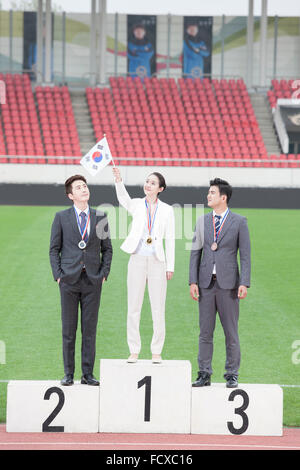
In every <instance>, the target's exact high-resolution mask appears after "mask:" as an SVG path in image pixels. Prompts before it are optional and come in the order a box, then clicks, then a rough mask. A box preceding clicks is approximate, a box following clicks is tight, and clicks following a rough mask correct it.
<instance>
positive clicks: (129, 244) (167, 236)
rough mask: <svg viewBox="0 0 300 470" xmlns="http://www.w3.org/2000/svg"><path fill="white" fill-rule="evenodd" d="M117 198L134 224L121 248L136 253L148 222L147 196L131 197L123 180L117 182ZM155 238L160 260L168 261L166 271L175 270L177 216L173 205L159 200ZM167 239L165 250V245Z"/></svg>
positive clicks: (152, 233) (154, 228)
mask: <svg viewBox="0 0 300 470" xmlns="http://www.w3.org/2000/svg"><path fill="white" fill-rule="evenodd" d="M115 185H116V192H117V198H118V201H119V203H120V204H121V206H123V207H124V208H125V209H126V210H127V211H128V212H129V213H130V214H131V215H132V225H131V229H130V232H129V234H128V236H127V238H126V240H125V241H124V242H123V243H122V245H121V249H122V250H123V251H125V252H126V253H130V254H131V253H134V252H135V251H136V249H137V247H138V244H139V242H140V240H141V239H142V238H143V233H144V228H145V224H146V223H147V213H146V207H145V198H134V199H131V197H130V196H129V194H128V192H127V191H126V188H125V186H124V183H123V181H120V182H118V183H115ZM151 235H152V237H153V238H154V240H155V244H154V247H155V254H156V256H157V258H158V259H159V260H160V261H165V262H166V271H171V272H174V265H175V217H174V210H173V207H172V206H170V205H169V204H166V203H165V202H162V201H160V200H158V206H157V212H156V216H155V223H154V227H153V229H152V232H151ZM163 240H165V250H166V253H165V251H164V247H163Z"/></svg>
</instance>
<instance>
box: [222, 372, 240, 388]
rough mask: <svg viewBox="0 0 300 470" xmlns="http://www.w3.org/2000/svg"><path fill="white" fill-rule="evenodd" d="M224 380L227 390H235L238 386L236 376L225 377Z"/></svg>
mask: <svg viewBox="0 0 300 470" xmlns="http://www.w3.org/2000/svg"><path fill="white" fill-rule="evenodd" d="M225 379H226V387H227V388H237V387H238V386H239V384H238V381H237V375H233V374H232V375H226V376H225Z"/></svg>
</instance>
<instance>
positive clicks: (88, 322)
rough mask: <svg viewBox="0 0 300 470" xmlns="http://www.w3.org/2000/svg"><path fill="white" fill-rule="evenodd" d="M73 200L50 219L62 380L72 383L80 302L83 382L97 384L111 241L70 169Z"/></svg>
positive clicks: (84, 186)
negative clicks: (101, 311)
mask: <svg viewBox="0 0 300 470" xmlns="http://www.w3.org/2000/svg"><path fill="white" fill-rule="evenodd" d="M65 190H66V194H67V196H68V198H69V199H70V200H71V201H73V206H72V207H70V208H69V209H67V210H63V211H60V212H57V213H56V215H55V218H54V221H53V224H52V229H51V239H50V250H49V254H50V263H51V268H52V273H53V277H54V280H55V281H57V283H58V284H59V288H60V296H61V316H62V336H63V360H64V370H65V376H64V378H63V379H62V380H61V384H62V385H72V384H73V383H74V381H73V380H74V370H75V360H74V356H75V340H76V329H77V323H78V306H79V304H80V308H81V332H82V347H81V367H82V377H81V383H82V384H88V385H99V382H98V380H96V379H95V377H94V376H93V368H94V362H95V345H96V330H97V322H98V310H99V306H100V296H101V289H102V283H103V281H104V280H107V277H108V275H109V271H110V265H111V260H112V246H111V241H110V236H109V227H108V221H107V217H106V215H105V214H104V213H103V212H101V213H99V212H98V211H97V212H96V210H95V209H92V208H91V207H89V204H88V202H89V198H90V192H89V189H88V186H87V182H86V179H85V178H84V177H83V176H81V175H74V176H71V177H70V178H68V179H67V181H66V182H65Z"/></svg>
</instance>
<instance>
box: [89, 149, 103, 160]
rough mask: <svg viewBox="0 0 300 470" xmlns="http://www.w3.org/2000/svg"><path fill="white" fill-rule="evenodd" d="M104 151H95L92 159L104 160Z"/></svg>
mask: <svg viewBox="0 0 300 470" xmlns="http://www.w3.org/2000/svg"><path fill="white" fill-rule="evenodd" d="M102 158H103V157H102V153H101V152H99V150H97V151H96V152H94V153H93V155H92V159H93V160H94V162H95V163H100V162H101V160H102Z"/></svg>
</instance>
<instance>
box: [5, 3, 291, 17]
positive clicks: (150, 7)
mask: <svg viewBox="0 0 300 470" xmlns="http://www.w3.org/2000/svg"><path fill="white" fill-rule="evenodd" d="M261 1H262V0H254V14H255V15H257V16H259V15H260V13H261ZM26 3H27V4H31V3H33V2H31V1H30V0H28V1H27V2H26V0H25V1H21V0H19V1H18V0H17V1H16V0H14V1H12V0H0V8H1V7H2V9H4V10H7V9H10V8H11V7H12V5H13V4H14V5H15V6H16V5H19V6H20V8H19V9H24V6H23V5H24V4H26ZM52 5H53V6H55V7H57V9H59V10H62V11H67V12H86V13H89V12H90V9H91V2H90V1H82V0H52ZM22 6H23V8H22ZM14 9H16V8H15V7H14ZM26 9H28V8H26ZM107 12H108V13H115V12H118V13H131V14H152V15H153V14H167V13H171V14H174V15H176V14H177V15H197V16H198V15H199V16H201V15H203V16H205V15H215V16H219V15H223V14H225V15H230V16H246V15H247V14H248V0H226V1H224V0H210V2H206V1H204V0H202V1H198V2H196V1H195V0H184V1H182V0H163V1H162V0H151V1H146V0H144V1H141V0H126V2H125V1H124V0H107ZM274 15H278V16H300V2H299V0H284V1H282V0H269V1H268V16H274Z"/></svg>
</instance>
